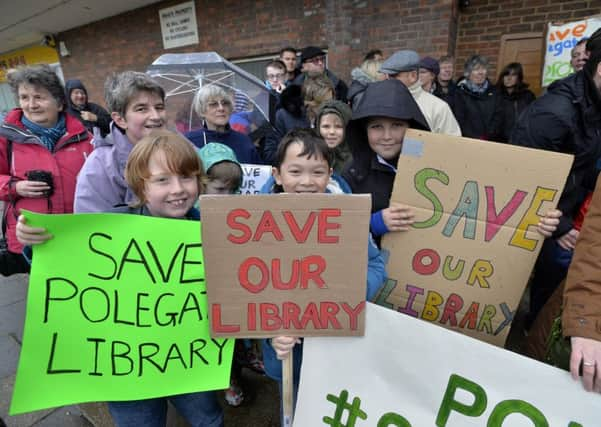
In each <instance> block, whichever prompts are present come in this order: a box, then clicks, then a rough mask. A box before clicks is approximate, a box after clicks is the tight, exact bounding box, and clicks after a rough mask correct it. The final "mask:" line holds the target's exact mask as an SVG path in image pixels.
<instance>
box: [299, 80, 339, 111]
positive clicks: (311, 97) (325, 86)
mask: <svg viewBox="0 0 601 427" xmlns="http://www.w3.org/2000/svg"><path fill="white" fill-rule="evenodd" d="M301 94H302V97H303V100H304V103H305V107H307V117H308V118H309V120H310V121H311V122H313V121H314V120H315V117H316V116H317V109H318V108H319V106H320V105H321V104H323V103H324V102H325V101H327V100H329V99H334V98H335V97H336V91H335V89H334V84H333V83H332V80H330V79H329V78H328V77H327V76H326V75H325V74H319V75H316V76H307V77H306V78H305V81H304V82H303V86H302V89H301Z"/></svg>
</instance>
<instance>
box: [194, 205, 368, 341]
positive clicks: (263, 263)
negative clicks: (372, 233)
mask: <svg viewBox="0 0 601 427" xmlns="http://www.w3.org/2000/svg"><path fill="white" fill-rule="evenodd" d="M370 203H371V202H370V197H369V196H366V195H330V194H315V195H307V194H300V195H299V194H279V195H275V194H274V195H257V196H202V197H201V201H200V204H201V206H202V220H203V228H202V233H203V235H202V241H203V242H204V244H205V245H206V247H208V248H210V250H207V251H205V261H206V266H205V271H206V277H207V287H208V296H209V312H210V319H211V330H212V334H213V336H231V337H271V336H277V335H297V336H311V335H322V336H323V335H362V334H363V330H364V308H365V293H366V278H367V243H368V233H369V216H370V215H369V210H370Z"/></svg>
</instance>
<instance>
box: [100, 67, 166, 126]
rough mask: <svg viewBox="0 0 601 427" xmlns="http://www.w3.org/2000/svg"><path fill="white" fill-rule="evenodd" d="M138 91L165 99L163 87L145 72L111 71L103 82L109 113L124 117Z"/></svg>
mask: <svg viewBox="0 0 601 427" xmlns="http://www.w3.org/2000/svg"><path fill="white" fill-rule="evenodd" d="M140 92H150V93H152V94H155V95H157V96H159V97H160V98H161V99H162V100H163V101H165V91H164V90H163V88H162V87H161V86H160V85H159V84H158V83H157V82H156V80H154V79H153V78H152V77H150V76H149V75H148V74H146V73H140V72H138V71H123V72H122V73H113V74H112V75H110V76H108V77H107V79H106V81H105V82H104V100H105V102H106V106H107V107H108V109H109V112H111V113H119V115H121V116H122V117H125V112H126V111H127V106H128V105H129V103H130V102H131V101H132V99H133V97H134V96H136V95H138V94H139V93H140Z"/></svg>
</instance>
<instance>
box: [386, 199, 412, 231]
mask: <svg viewBox="0 0 601 427" xmlns="http://www.w3.org/2000/svg"><path fill="white" fill-rule="evenodd" d="M414 216H415V214H414V212H413V209H411V207H410V206H407V205H401V204H397V203H393V204H391V205H390V206H389V207H387V208H386V209H384V210H383V211H382V219H383V220H384V224H386V227H387V228H388V230H390V231H407V230H409V226H410V225H411V224H413V217H414Z"/></svg>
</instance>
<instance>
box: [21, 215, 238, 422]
mask: <svg viewBox="0 0 601 427" xmlns="http://www.w3.org/2000/svg"><path fill="white" fill-rule="evenodd" d="M26 216H27V220H28V222H29V223H30V224H31V225H34V226H41V227H45V228H47V229H48V230H49V232H50V233H52V234H53V236H54V237H53V238H52V239H51V240H49V241H47V242H46V243H44V244H43V245H39V246H36V247H35V248H34V257H33V258H34V262H33V264H32V270H31V277H30V282H29V293H28V296H27V310H26V319H25V329H24V333H23V347H22V349H21V356H20V359H19V368H18V370H17V377H16V382H15V387H14V394H13V399H12V403H11V414H18V413H23V412H29V411H34V410H38V409H43V408H49V407H54V406H62V405H66V404H72V403H81V402H90V401H107V400H108V401H117V400H137V399H146V398H152V397H159V396H169V395H174V394H182V393H190V392H196V391H204V390H215V389H222V388H226V387H227V386H228V385H229V374H230V367H231V361H232V352H233V345H234V342H233V340H230V339H223V338H211V337H210V334H209V323H208V318H207V301H206V289H205V282H204V271H203V253H202V244H201V241H200V236H199V234H198V226H199V222H198V221H181V220H174V219H164V218H152V217H145V216H138V215H123V214H121V215H119V214H85V215H39V214H33V213H27V215H26Z"/></svg>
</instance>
